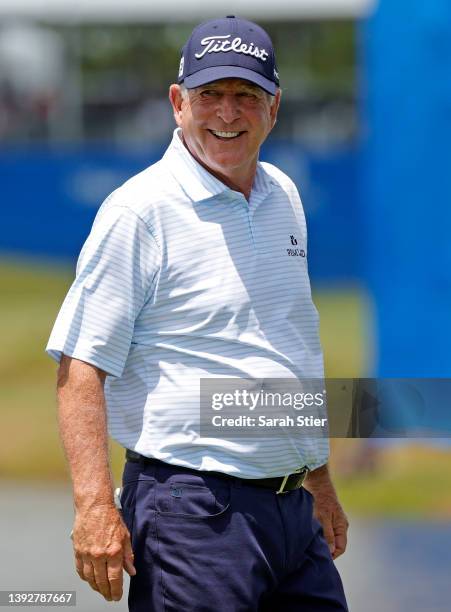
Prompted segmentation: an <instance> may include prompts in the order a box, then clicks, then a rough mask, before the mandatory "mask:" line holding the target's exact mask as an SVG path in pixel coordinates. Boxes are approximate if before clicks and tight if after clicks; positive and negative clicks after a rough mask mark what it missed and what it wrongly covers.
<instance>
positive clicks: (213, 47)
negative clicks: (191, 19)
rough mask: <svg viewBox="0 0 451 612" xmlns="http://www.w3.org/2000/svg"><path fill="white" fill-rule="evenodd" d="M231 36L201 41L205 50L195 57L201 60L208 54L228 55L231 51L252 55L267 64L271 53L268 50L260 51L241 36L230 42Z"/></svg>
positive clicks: (209, 37) (212, 37) (208, 38)
mask: <svg viewBox="0 0 451 612" xmlns="http://www.w3.org/2000/svg"><path fill="white" fill-rule="evenodd" d="M231 36H232V35H231V34H226V35H224V36H206V37H205V38H203V39H202V40H201V41H200V44H201V45H202V47H204V49H202V51H199V52H198V53H195V54H194V55H195V57H197V59H201V58H202V57H204V55H205V54H206V53H228V52H229V51H235V53H243V54H244V55H252V56H253V57H256V58H258V59H261V60H263V61H264V62H266V60H267V59H268V57H269V53H268V51H266V49H260V48H259V47H257V46H256V45H254V43H252V42H251V43H249V44H247V43H244V42H243V41H242V39H241V38H240V37H239V36H237V37H236V38H234V39H233V40H230V38H231Z"/></svg>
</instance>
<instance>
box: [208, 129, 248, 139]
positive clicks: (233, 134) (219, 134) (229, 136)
mask: <svg viewBox="0 0 451 612" xmlns="http://www.w3.org/2000/svg"><path fill="white" fill-rule="evenodd" d="M208 131H209V132H210V134H213V136H215V137H216V138H217V139H218V140H233V139H234V138H239V137H240V136H241V134H244V132H221V131H219V130H208Z"/></svg>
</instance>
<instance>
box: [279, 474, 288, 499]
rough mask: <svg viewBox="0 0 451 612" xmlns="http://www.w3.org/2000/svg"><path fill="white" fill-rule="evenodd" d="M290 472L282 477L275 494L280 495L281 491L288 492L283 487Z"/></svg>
mask: <svg viewBox="0 0 451 612" xmlns="http://www.w3.org/2000/svg"><path fill="white" fill-rule="evenodd" d="M289 476H290V474H287V475H286V476H284V477H283V480H282V483H281V485H280V487H279V490H278V491H276V495H281V494H282V493H288V491H284V487H285V485H286V484H287V480H288V478H289Z"/></svg>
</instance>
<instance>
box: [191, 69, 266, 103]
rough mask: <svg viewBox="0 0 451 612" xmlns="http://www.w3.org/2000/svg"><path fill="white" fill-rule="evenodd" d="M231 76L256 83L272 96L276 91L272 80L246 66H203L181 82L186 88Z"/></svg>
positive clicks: (231, 77)
mask: <svg viewBox="0 0 451 612" xmlns="http://www.w3.org/2000/svg"><path fill="white" fill-rule="evenodd" d="M233 78H235V79H244V80H245V81H250V82H251V83H255V85H258V86H259V87H261V88H262V89H264V90H265V91H267V92H268V93H269V94H271V95H272V96H274V95H275V93H276V91H277V85H276V84H275V83H273V81H270V80H269V79H267V78H266V77H264V76H262V75H261V74H259V73H258V72H254V71H253V70H249V69H248V68H240V67H239V66H214V67H211V68H204V69H203V70H199V72H196V73H194V74H192V75H190V76H187V77H185V78H184V80H183V83H184V85H185V87H187V88H188V89H193V88H194V87H200V86H201V85H206V84H207V83H212V82H213V81H219V79H233Z"/></svg>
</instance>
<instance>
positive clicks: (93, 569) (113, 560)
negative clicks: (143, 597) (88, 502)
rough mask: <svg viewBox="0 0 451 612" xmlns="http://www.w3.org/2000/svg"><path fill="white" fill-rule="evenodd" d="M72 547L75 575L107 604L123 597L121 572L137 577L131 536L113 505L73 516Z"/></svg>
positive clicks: (78, 512) (80, 510) (95, 508)
mask: <svg viewBox="0 0 451 612" xmlns="http://www.w3.org/2000/svg"><path fill="white" fill-rule="evenodd" d="M72 539H73V544H74V553H75V565H76V568H77V573H78V575H79V576H80V578H81V579H82V580H86V581H87V582H89V584H90V586H91V587H92V588H93V589H94V590H95V591H98V592H99V593H101V594H102V595H103V596H104V597H105V599H106V600H107V601H119V600H120V599H121V597H122V584H123V575H122V572H123V569H125V571H126V572H127V573H128V574H129V575H130V576H134V575H135V574H136V569H135V567H134V565H133V551H132V547H131V542H130V534H129V532H128V529H127V527H126V526H125V524H124V522H123V520H122V516H121V514H120V512H119V511H118V509H117V508H116V507H115V506H114V505H109V504H104V505H92V506H90V507H89V508H87V509H78V510H77V511H76V514H75V523H74V529H73V535H72Z"/></svg>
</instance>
